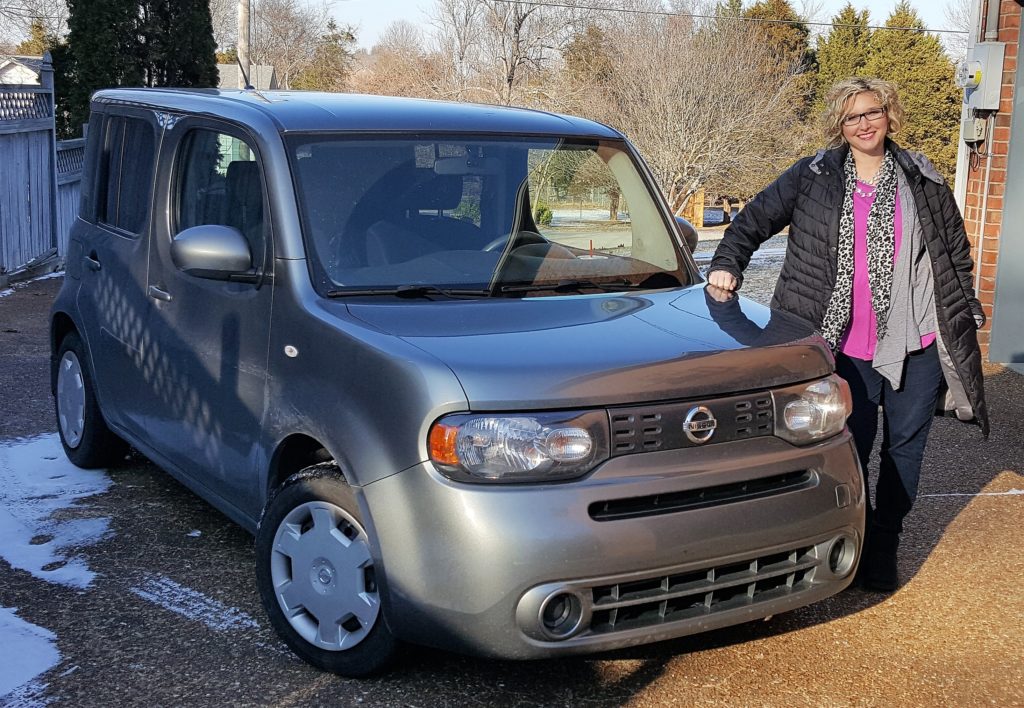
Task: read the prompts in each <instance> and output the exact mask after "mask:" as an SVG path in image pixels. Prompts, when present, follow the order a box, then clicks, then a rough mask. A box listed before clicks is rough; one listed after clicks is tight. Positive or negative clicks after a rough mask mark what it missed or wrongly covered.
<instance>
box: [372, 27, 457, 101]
mask: <svg viewBox="0 0 1024 708" xmlns="http://www.w3.org/2000/svg"><path fill="white" fill-rule="evenodd" d="M424 43H425V40H424V37H423V33H422V32H421V31H420V30H419V28H417V27H416V25H414V24H412V23H411V22H409V21H407V20H398V21H396V22H392V23H391V24H390V25H388V26H387V28H385V30H384V32H383V33H382V34H381V36H380V39H379V41H378V42H377V44H376V45H374V47H373V51H372V52H371V53H370V54H369V55H367V56H365V57H364V58H363V59H364V61H363V66H362V67H361V68H360V69H359V70H357V71H356V72H355V73H354V74H353V76H352V88H353V89H354V90H355V91H357V92H360V93H375V94H382V95H388V96H415V97H435V96H437V95H438V91H439V86H440V84H441V83H442V79H441V66H442V62H441V58H440V55H438V54H436V53H431V52H428V51H426V50H425V49H424Z"/></svg>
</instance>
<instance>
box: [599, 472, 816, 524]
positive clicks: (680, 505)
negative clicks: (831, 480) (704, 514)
mask: <svg viewBox="0 0 1024 708" xmlns="http://www.w3.org/2000/svg"><path fill="white" fill-rule="evenodd" d="M816 481H817V478H816V476H815V474H814V473H813V472H809V471H807V470H801V471H798V472H786V473H784V474H777V475H772V476H770V477H761V478H760V479H750V480H745V481H742V482H734V483H732V484H719V485H715V486H713V487H703V488H701V489H688V490H686V491H681V492H666V493H663V494H650V495H647V496H642V497H630V498H627V499H610V500H607V501H599V502H594V503H592V504H591V505H590V506H589V508H588V511H589V512H590V518H592V519H594V520H595V521H616V520H619V519H635V518H640V517H644V516H656V515H658V514H672V513H675V512H678V511H689V510H692V509H705V508H707V507H712V506H721V505H723V504H732V503H734V502H740V501H751V500H753V499H763V498H765V497H770V496H775V495H776V494H784V493H786V492H795V491H798V490H801V489H807V488H808V487H813V486H814V484H815V483H816Z"/></svg>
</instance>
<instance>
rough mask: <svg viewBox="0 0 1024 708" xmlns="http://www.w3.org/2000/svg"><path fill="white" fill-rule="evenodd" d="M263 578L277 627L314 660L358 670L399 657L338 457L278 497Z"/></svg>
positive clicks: (342, 670)
mask: <svg viewBox="0 0 1024 708" xmlns="http://www.w3.org/2000/svg"><path fill="white" fill-rule="evenodd" d="M256 582H257V585H258V586H259V591H260V598H261V599H262V601H263V608H264V609H265V610H266V612H267V616H268V617H269V618H270V623H271V625H273V627H274V630H275V631H276V632H277V633H278V635H280V637H281V638H282V639H284V641H285V642H286V643H287V644H288V646H289V647H291V649H292V651H294V652H295V653H296V654H298V655H299V656H300V657H302V658H303V659H305V660H306V661H308V662H309V663H311V664H313V665H314V666H318V667H320V668H321V669H325V670H327V671H331V672H333V673H336V674H341V675H342V676H350V677H358V676H366V675H368V674H372V673H375V672H377V671H380V670H381V669H383V668H384V667H385V666H387V664H388V663H390V661H391V659H392V658H393V656H394V654H395V651H396V649H397V645H398V643H397V641H396V640H395V638H394V636H393V635H392V634H391V632H390V630H388V627H387V625H386V624H385V622H384V616H383V613H382V612H381V606H380V594H379V591H378V587H377V580H376V573H375V567H374V562H373V557H372V555H371V553H370V544H369V536H368V535H367V532H366V529H365V528H364V526H363V524H362V520H361V518H360V513H359V506H358V504H357V503H356V499H355V494H354V493H353V492H352V488H351V487H349V486H348V484H346V482H345V480H344V477H343V476H342V474H341V472H340V470H339V469H338V468H337V466H336V465H334V464H333V463H323V464H319V465H314V466H312V467H308V468H306V469H305V470H303V471H302V472H300V473H299V474H297V475H294V476H293V477H291V478H289V480H288V481H286V482H285V483H284V485H283V486H282V488H281V489H280V490H279V491H278V493H277V494H275V495H274V496H273V497H272V499H271V500H270V503H269V505H268V507H267V510H266V513H265V514H264V516H263V520H262V521H261V522H260V526H259V530H258V531H257V533H256Z"/></svg>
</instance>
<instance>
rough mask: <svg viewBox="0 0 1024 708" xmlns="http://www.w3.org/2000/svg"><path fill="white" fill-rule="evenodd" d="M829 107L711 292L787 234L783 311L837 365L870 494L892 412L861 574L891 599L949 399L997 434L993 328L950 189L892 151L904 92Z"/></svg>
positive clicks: (737, 229) (731, 234)
mask: <svg viewBox="0 0 1024 708" xmlns="http://www.w3.org/2000/svg"><path fill="white" fill-rule="evenodd" d="M826 103H827V111H826V115H825V133H826V137H827V144H828V149H825V150H820V151H819V152H818V153H817V154H816V155H814V156H812V157H807V158H804V159H802V160H800V161H798V162H797V163H796V164H794V165H793V166H792V167H790V168H789V169H788V170H786V172H785V173H783V174H782V176H780V177H779V178H778V179H777V180H776V181H775V182H774V183H772V184H771V185H769V186H768V187H767V188H765V190H764V191H762V192H761V193H760V194H758V195H757V197H755V198H754V199H753V200H752V201H751V202H750V203H749V204H748V205H747V207H746V208H745V209H743V211H741V212H740V213H739V215H738V216H737V217H736V219H735V220H734V221H733V223H732V224H731V225H730V226H729V228H728V229H727V230H726V232H725V236H724V238H723V239H722V241H721V243H720V244H719V246H718V249H717V250H716V251H715V257H714V259H713V260H712V262H711V267H710V269H709V273H708V285H709V288H711V289H713V288H721V289H724V290H727V291H732V290H736V289H738V288H739V287H740V285H741V284H742V282H743V270H744V268H746V266H747V263H749V262H750V256H751V254H752V253H753V252H754V251H755V250H757V248H758V246H759V245H760V244H761V243H763V242H764V241H765V240H766V239H768V238H769V237H771V236H772V235H773V234H777V233H779V232H780V231H781V230H782V229H783V228H785V227H786V226H789V238H788V240H787V247H786V259H785V262H784V263H783V266H782V271H781V273H780V275H779V280H778V283H777V285H776V288H775V295H774V297H773V298H772V305H773V306H774V307H778V308H781V309H783V310H787V311H789V312H791V313H793V314H796V315H799V316H800V317H803V318H804V319H806V320H808V321H809V322H811V323H813V324H814V325H815V326H816V327H818V329H819V330H820V331H821V333H822V335H823V336H824V338H825V339H826V340H827V341H828V343H829V345H830V346H831V347H832V349H833V351H834V352H835V353H836V370H837V372H838V373H839V375H840V376H842V377H843V378H845V379H846V380H847V381H848V382H849V384H850V389H851V392H852V394H853V413H852V414H851V415H850V417H849V419H848V421H847V423H848V425H849V427H850V431H851V433H852V434H853V438H854V443H855V445H856V448H857V453H858V455H859V457H860V462H861V467H862V468H863V469H864V471H865V482H867V480H866V475H867V464H868V459H869V458H870V456H871V449H872V447H873V446H874V442H875V437H876V433H877V429H878V409H879V407H881V409H882V413H883V433H882V443H881V450H880V464H879V475H878V482H877V485H876V487H875V502H874V507H872V506H871V504H870V499H869V503H868V527H867V538H866V540H865V545H864V555H863V556H862V558H861V566H860V571H859V573H858V574H859V576H860V578H861V582H862V584H863V585H864V586H865V587H866V588H869V589H872V590H878V591H882V592H891V591H893V590H895V589H896V588H897V587H899V578H898V575H897V562H896V551H897V546H898V544H899V534H900V533H901V532H902V531H903V519H904V517H905V516H906V515H907V513H908V512H909V511H910V508H911V506H912V505H913V503H914V499H915V497H916V496H917V488H918V480H919V478H920V472H921V461H922V458H923V455H924V448H925V442H926V440H927V437H928V430H929V428H930V427H931V420H932V415H933V413H934V411H935V410H936V407H937V403H938V399H939V396H940V394H941V392H942V391H943V389H948V395H947V396H946V399H947V400H952V402H953V406H954V412H955V414H956V415H957V417H959V418H960V419H962V420H973V421H975V422H977V423H978V424H979V425H980V426H981V429H982V432H983V434H984V435H985V436H987V435H988V414H987V411H986V408H985V399H984V391H983V388H982V373H981V353H980V351H979V349H978V340H977V335H976V329H977V328H978V327H981V326H982V325H983V324H984V322H985V315H984V312H983V311H982V308H981V303H979V302H978V300H977V299H976V298H975V296H974V288H973V285H972V280H971V269H972V267H973V263H972V261H971V255H970V244H969V243H968V241H967V236H966V234H965V232H964V226H963V220H962V218H961V216H960V212H959V211H958V209H957V207H956V204H955V203H954V201H953V195H952V193H951V192H950V190H949V187H948V186H946V184H945V182H944V180H943V179H942V177H941V176H940V175H939V174H938V173H937V172H936V170H935V168H934V167H933V166H932V165H931V163H929V162H928V160H927V159H926V158H925V157H924V156H922V155H920V154H917V153H912V152H908V151H906V150H903V149H902V148H900V147H899V146H898V145H896V143H894V142H893V141H892V139H891V136H893V135H895V134H896V133H897V132H899V130H900V128H901V126H902V123H903V108H902V106H901V105H900V101H899V97H898V96H897V93H896V88H895V86H893V84H891V83H889V82H887V81H882V80H879V79H873V78H852V79H847V80H845V81H840V82H839V83H837V84H836V85H835V86H834V87H833V88H832V90H831V91H830V92H829V95H828V97H827V100H826ZM947 405H948V404H947Z"/></svg>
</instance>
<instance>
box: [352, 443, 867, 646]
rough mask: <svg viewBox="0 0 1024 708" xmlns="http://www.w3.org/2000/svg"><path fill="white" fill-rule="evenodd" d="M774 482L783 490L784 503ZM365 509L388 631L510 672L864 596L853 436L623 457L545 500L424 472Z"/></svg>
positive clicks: (394, 483)
mask: <svg viewBox="0 0 1024 708" xmlns="http://www.w3.org/2000/svg"><path fill="white" fill-rule="evenodd" d="M764 480H778V484H777V485H776V488H775V489H774V491H773V488H772V484H775V482H771V483H766V482H764ZM748 483H750V484H748ZM708 490H711V491H708ZM750 490H757V493H754V494H752V493H749V492H750ZM705 491H708V493H704V492H705ZM363 493H364V502H365V504H366V511H367V516H368V521H369V524H370V526H371V534H372V535H373V536H374V537H375V538H376V539H377V541H378V544H379V545H378V547H377V552H378V553H379V558H378V562H379V564H380V565H379V567H380V568H383V583H382V591H383V595H384V607H385V612H386V617H387V620H388V624H389V626H390V627H391V629H392V631H393V632H395V634H397V635H398V636H399V637H401V638H403V639H406V640H409V641H412V642H415V643H420V644H428V645H433V646H440V647H443V648H448V649H455V650H460V651H466V652H470V653H474V654H481V655H487V656H494V657H501V658H539V657H544V656H554V655H564V654H573V653H582V652H593V651H601V650H608V649H614V648H618V647H623V646H630V645H635V644H643V643H648V642H652V641H658V640H662V639H669V638H672V637H678V636H683V635H686V634H693V633H696V632H702V631H706V630H708V629H713V628H716V627H723V626H727V625H731V624H737V623H740V622H745V621H748V620H753V619H758V618H761V617H765V616H768V615H771V614H776V613H778V612H783V611H786V610H790V609H794V608H797V607H801V606H803V605H806V604H809V603H811V602H814V601H816V600H819V599H822V598H824V597H828V596H829V595H832V594H834V593H836V592H838V591H839V590H841V589H843V588H844V587H846V586H847V585H848V584H849V583H850V582H851V580H852V577H853V569H854V568H855V566H856V561H857V556H858V555H859V547H860V543H861V539H862V538H863V531H864V495H863V485H862V481H861V476H860V470H859V466H858V463H857V459H856V454H855V452H854V448H853V444H852V439H851V438H850V436H849V433H847V432H844V433H842V434H841V435H839V436H836V437H834V438H832V439H830V440H828V441H826V442H824V443H821V444H818V445H815V446H811V447H805V448H797V447H794V446H792V445H789V444H788V443H785V442H783V441H782V440H779V439H776V438H759V439H754V440H746V441H741V442H733V443H725V444H720V445H709V446H707V447H703V448H689V449H685V450H670V451H665V452H655V453H645V454H636V455H627V456H623V457H618V458H614V459H612V460H610V461H608V462H607V463H605V464H604V465H602V466H601V467H599V468H598V469H597V470H596V471H595V472H593V473H592V474H591V475H590V476H588V477H587V478H586V479H583V480H579V481H575V482H571V483H563V484H550V485H528V486H527V485H521V486H520V485H516V486H511V485H506V486H500V485H470V484H459V483H455V482H452V481H450V480H448V479H447V478H445V477H443V476H442V475H441V474H439V473H438V472H437V471H436V470H434V469H433V467H432V466H431V465H429V464H423V465H419V466H417V467H415V468H413V469H410V470H407V471H405V472H403V473H401V474H397V475H393V476H391V477H388V478H385V479H382V480H380V481H378V482H374V483H373V484H370V485H367V486H366V487H364V488H363ZM624 499H631V500H639V501H637V502H635V503H634V502H630V503H629V504H627V508H628V509H629V514H628V515H625V516H623V515H619V516H616V515H615V514H614V513H613V514H611V515H608V514H603V513H602V511H601V510H607V509H609V508H611V509H613V510H614V509H617V508H619V509H621V506H616V505H617V504H618V503H619V502H621V500H624ZM702 499H703V500H704V501H703V502H702V501H701V500H702ZM663 500H674V501H675V502H676V503H675V505H674V506H672V509H673V510H670V511H666V509H665V508H664V501H663ZM680 500H682V503H680ZM609 502H611V504H610V505H609ZM602 518H603V519H607V520H598V519H602ZM839 539H842V542H841V543H842V545H840V546H839V547H837V544H839V543H840V541H839ZM830 557H831V560H830ZM830 567H831V568H834V569H835V570H832V569H830ZM559 597H561V598H562V600H563V601H565V602H566V603H567V604H568V605H569V606H570V610H568V611H567V613H563V614H564V615H565V617H567V618H568V620H567V622H563V623H561V624H558V625H557V626H555V627H554V629H552V628H551V627H550V626H548V625H546V624H545V621H544V618H545V612H546V613H547V616H548V619H549V621H550V620H551V617H552V616H553V615H558V614H559V613H558V611H556V610H558V607H556V606H555V605H552V603H557V602H559V599H558V598H559ZM548 605H551V607H548ZM549 624H550V622H549Z"/></svg>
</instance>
